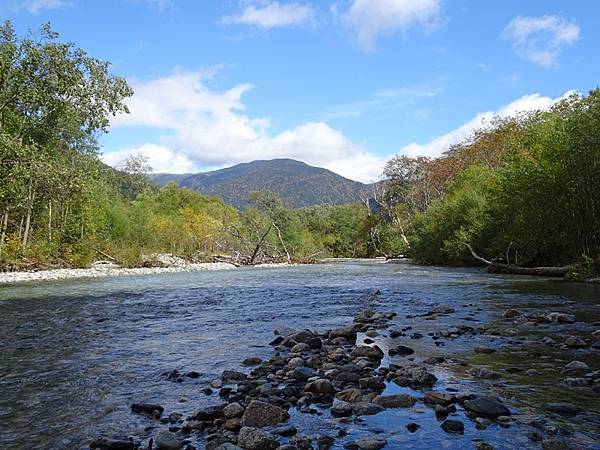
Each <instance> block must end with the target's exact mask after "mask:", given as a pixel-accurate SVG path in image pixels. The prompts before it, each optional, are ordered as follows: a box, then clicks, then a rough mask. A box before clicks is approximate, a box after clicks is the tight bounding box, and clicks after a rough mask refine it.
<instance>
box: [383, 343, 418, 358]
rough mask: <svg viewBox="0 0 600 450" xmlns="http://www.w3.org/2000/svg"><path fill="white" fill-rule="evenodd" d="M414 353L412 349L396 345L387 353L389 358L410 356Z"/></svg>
mask: <svg viewBox="0 0 600 450" xmlns="http://www.w3.org/2000/svg"><path fill="white" fill-rule="evenodd" d="M414 352H415V351H414V350H413V349H412V348H410V347H407V346H406V345H398V346H397V347H394V348H391V349H390V350H389V351H388V353H389V355H390V356H396V355H398V356H408V355H412V354H413V353H414Z"/></svg>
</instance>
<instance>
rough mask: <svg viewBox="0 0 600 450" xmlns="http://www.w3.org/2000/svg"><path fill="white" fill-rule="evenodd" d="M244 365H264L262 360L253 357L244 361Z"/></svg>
mask: <svg viewBox="0 0 600 450" xmlns="http://www.w3.org/2000/svg"><path fill="white" fill-rule="evenodd" d="M242 364H243V365H245V366H258V365H259V364H262V359H260V358H259V357H257V356H251V357H250V358H246V359H244V360H243V361H242Z"/></svg>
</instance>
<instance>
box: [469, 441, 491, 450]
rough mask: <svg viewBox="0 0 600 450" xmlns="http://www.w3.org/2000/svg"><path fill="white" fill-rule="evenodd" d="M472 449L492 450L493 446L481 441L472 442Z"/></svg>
mask: <svg viewBox="0 0 600 450" xmlns="http://www.w3.org/2000/svg"><path fill="white" fill-rule="evenodd" d="M473 447H475V450H494V446H493V445H491V444H488V443H487V442H483V441H479V442H474V443H473Z"/></svg>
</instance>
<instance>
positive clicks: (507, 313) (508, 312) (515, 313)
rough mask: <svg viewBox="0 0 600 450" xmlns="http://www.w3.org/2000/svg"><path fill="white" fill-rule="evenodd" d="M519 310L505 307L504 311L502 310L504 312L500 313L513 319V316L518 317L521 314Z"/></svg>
mask: <svg viewBox="0 0 600 450" xmlns="http://www.w3.org/2000/svg"><path fill="white" fill-rule="evenodd" d="M521 315H522V314H521V311H519V310H518V309H512V308H511V309H507V310H506V311H504V314H502V317H504V318H505V319H513V318H515V317H519V316H521Z"/></svg>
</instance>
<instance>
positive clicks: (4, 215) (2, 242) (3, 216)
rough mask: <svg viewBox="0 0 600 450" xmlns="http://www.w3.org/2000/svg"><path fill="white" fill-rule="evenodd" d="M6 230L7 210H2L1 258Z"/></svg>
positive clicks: (0, 225) (0, 228)
mask: <svg viewBox="0 0 600 450" xmlns="http://www.w3.org/2000/svg"><path fill="white" fill-rule="evenodd" d="M7 228H8V210H4V214H3V215H2V222H1V223H0V230H1V231H0V257H2V247H4V240H5V239H6V229H7Z"/></svg>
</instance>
